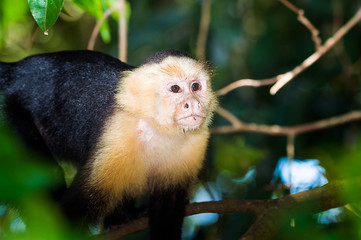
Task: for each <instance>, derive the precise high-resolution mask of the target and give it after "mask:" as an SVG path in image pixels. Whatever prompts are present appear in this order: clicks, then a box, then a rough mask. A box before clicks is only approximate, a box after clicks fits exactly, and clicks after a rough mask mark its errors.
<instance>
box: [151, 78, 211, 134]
mask: <svg viewBox="0 0 361 240" xmlns="http://www.w3.org/2000/svg"><path fill="white" fill-rule="evenodd" d="M162 87H163V89H161V90H160V94H159V97H160V101H161V102H162V103H160V105H159V106H158V109H157V120H158V121H159V122H160V123H161V124H162V123H163V124H166V123H167V122H168V123H170V122H173V123H175V124H176V125H178V126H180V127H182V128H184V129H186V130H188V129H195V128H198V127H199V126H200V125H201V124H202V123H203V122H204V121H205V119H206V117H207V109H208V104H209V103H208V101H206V100H207V89H208V86H207V80H206V79H204V76H197V77H192V78H187V77H183V78H182V77H174V78H173V79H172V80H171V81H169V82H168V83H167V84H165V85H164V86H162ZM208 98H209V97H208Z"/></svg>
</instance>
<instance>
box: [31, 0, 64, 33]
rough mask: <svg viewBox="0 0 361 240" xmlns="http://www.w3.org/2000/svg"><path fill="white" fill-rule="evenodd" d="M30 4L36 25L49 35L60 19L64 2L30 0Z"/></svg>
mask: <svg viewBox="0 0 361 240" xmlns="http://www.w3.org/2000/svg"><path fill="white" fill-rule="evenodd" d="M28 3H29V8H30V11H31V14H32V15H33V17H34V19H35V21H36V23H37V24H38V25H39V27H40V28H41V30H43V32H44V33H45V34H47V32H48V29H49V28H50V27H51V26H53V24H54V23H55V22H56V20H57V19H58V17H59V14H60V12H61V9H62V7H63V3H64V0H28Z"/></svg>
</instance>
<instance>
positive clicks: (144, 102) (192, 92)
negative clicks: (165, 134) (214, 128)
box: [118, 50, 217, 131]
mask: <svg viewBox="0 0 361 240" xmlns="http://www.w3.org/2000/svg"><path fill="white" fill-rule="evenodd" d="M211 75H212V71H211V69H210V68H209V66H208V65H207V64H206V63H204V62H202V61H198V60H196V59H194V58H192V57H190V56H189V55H187V54H185V53H182V52H178V51H173V50H167V51H162V52H159V53H157V54H155V55H154V56H152V57H151V58H149V59H148V60H147V61H146V62H145V64H143V65H141V66H140V67H139V68H136V69H134V70H133V71H131V72H127V73H125V76H124V78H123V80H122V83H121V90H120V94H119V99H118V102H119V103H120V105H121V106H122V108H123V110H125V111H128V112H130V113H132V114H134V115H136V116H140V117H141V118H143V119H144V120H150V121H154V122H155V123H157V124H159V126H161V127H165V128H170V129H174V127H177V128H180V129H182V130H183V131H184V130H195V129H199V128H200V127H202V126H205V127H206V126H207V125H208V124H209V122H210V119H211V116H212V113H213V111H214V109H215V107H216V105H217V100H216V97H215V94H214V92H213V91H212V88H211Z"/></svg>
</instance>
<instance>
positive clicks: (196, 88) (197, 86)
mask: <svg viewBox="0 0 361 240" xmlns="http://www.w3.org/2000/svg"><path fill="white" fill-rule="evenodd" d="M191 87H192V91H193V92H196V91H198V90H199V89H201V85H200V84H199V83H193V84H192V86H191Z"/></svg>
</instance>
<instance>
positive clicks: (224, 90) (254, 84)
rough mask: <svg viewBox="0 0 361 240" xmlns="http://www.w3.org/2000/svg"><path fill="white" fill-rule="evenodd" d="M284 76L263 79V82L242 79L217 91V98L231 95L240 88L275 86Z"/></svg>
mask: <svg viewBox="0 0 361 240" xmlns="http://www.w3.org/2000/svg"><path fill="white" fill-rule="evenodd" d="M282 75H283V74H280V75H278V76H276V77H273V78H268V79H263V80H253V79H241V80H238V81H235V82H233V83H231V84H229V85H227V86H225V87H224V88H222V89H220V90H218V91H216V94H217V96H223V95H226V94H227V93H229V92H230V91H232V90H234V89H236V88H239V87H261V86H266V85H271V84H274V83H275V82H277V81H278V79H280V78H281V77H282Z"/></svg>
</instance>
